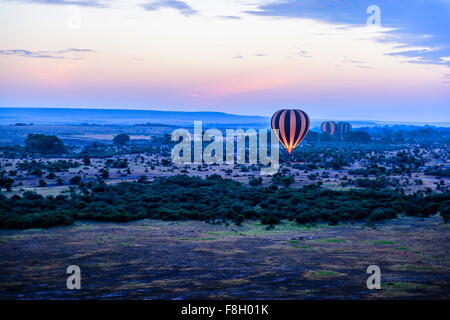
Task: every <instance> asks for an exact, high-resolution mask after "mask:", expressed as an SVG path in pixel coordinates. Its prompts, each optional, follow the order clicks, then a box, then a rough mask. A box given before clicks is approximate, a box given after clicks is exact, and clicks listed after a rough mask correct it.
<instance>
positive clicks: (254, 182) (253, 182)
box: [248, 177, 263, 187]
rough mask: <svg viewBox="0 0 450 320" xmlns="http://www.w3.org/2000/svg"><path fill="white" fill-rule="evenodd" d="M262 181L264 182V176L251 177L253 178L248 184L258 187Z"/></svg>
mask: <svg viewBox="0 0 450 320" xmlns="http://www.w3.org/2000/svg"><path fill="white" fill-rule="evenodd" d="M262 182H263V178H261V177H258V178H251V179H250V180H249V181H248V184H249V185H251V186H254V187H256V186H260V185H261V184H262Z"/></svg>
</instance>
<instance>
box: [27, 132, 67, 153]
mask: <svg viewBox="0 0 450 320" xmlns="http://www.w3.org/2000/svg"><path fill="white" fill-rule="evenodd" d="M25 151H27V152H33V153H40V154H44V155H48V154H51V155H60V154H63V153H65V152H66V147H65V146H64V143H63V142H62V141H61V139H59V138H58V137H57V136H46V135H43V134H33V133H30V134H29V135H28V137H27V139H26V140H25Z"/></svg>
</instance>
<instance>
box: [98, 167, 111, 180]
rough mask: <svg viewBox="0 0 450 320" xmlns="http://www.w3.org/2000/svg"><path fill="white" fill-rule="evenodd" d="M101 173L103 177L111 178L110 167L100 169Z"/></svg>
mask: <svg viewBox="0 0 450 320" xmlns="http://www.w3.org/2000/svg"><path fill="white" fill-rule="evenodd" d="M100 175H101V177H102V178H103V179H108V178H109V171H108V169H105V168H103V169H101V170H100Z"/></svg>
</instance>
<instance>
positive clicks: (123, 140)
mask: <svg viewBox="0 0 450 320" xmlns="http://www.w3.org/2000/svg"><path fill="white" fill-rule="evenodd" d="M128 142H130V136H129V135H127V134H126V133H121V134H118V135H117V136H115V137H114V139H113V143H114V144H116V145H119V146H123V145H125V144H127V143H128Z"/></svg>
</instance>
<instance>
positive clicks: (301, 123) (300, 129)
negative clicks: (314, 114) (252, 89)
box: [271, 109, 310, 153]
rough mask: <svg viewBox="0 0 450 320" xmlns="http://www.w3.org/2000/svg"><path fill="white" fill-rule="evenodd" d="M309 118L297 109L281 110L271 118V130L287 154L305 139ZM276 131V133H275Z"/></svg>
mask: <svg viewBox="0 0 450 320" xmlns="http://www.w3.org/2000/svg"><path fill="white" fill-rule="evenodd" d="M309 123H310V121H309V117H308V115H307V114H306V112H304V111H302V110H298V109H282V110H279V111H277V112H275V113H274V115H273V116H272V121H271V124H272V130H275V133H276V135H277V137H278V140H280V142H281V144H282V145H283V147H285V148H286V149H287V151H288V152H289V153H291V152H292V150H294V149H295V148H296V147H297V146H298V144H299V143H300V142H301V141H302V140H303V139H304V138H305V137H306V134H307V133H308V129H309ZM276 130H278V132H277V131H276Z"/></svg>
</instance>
